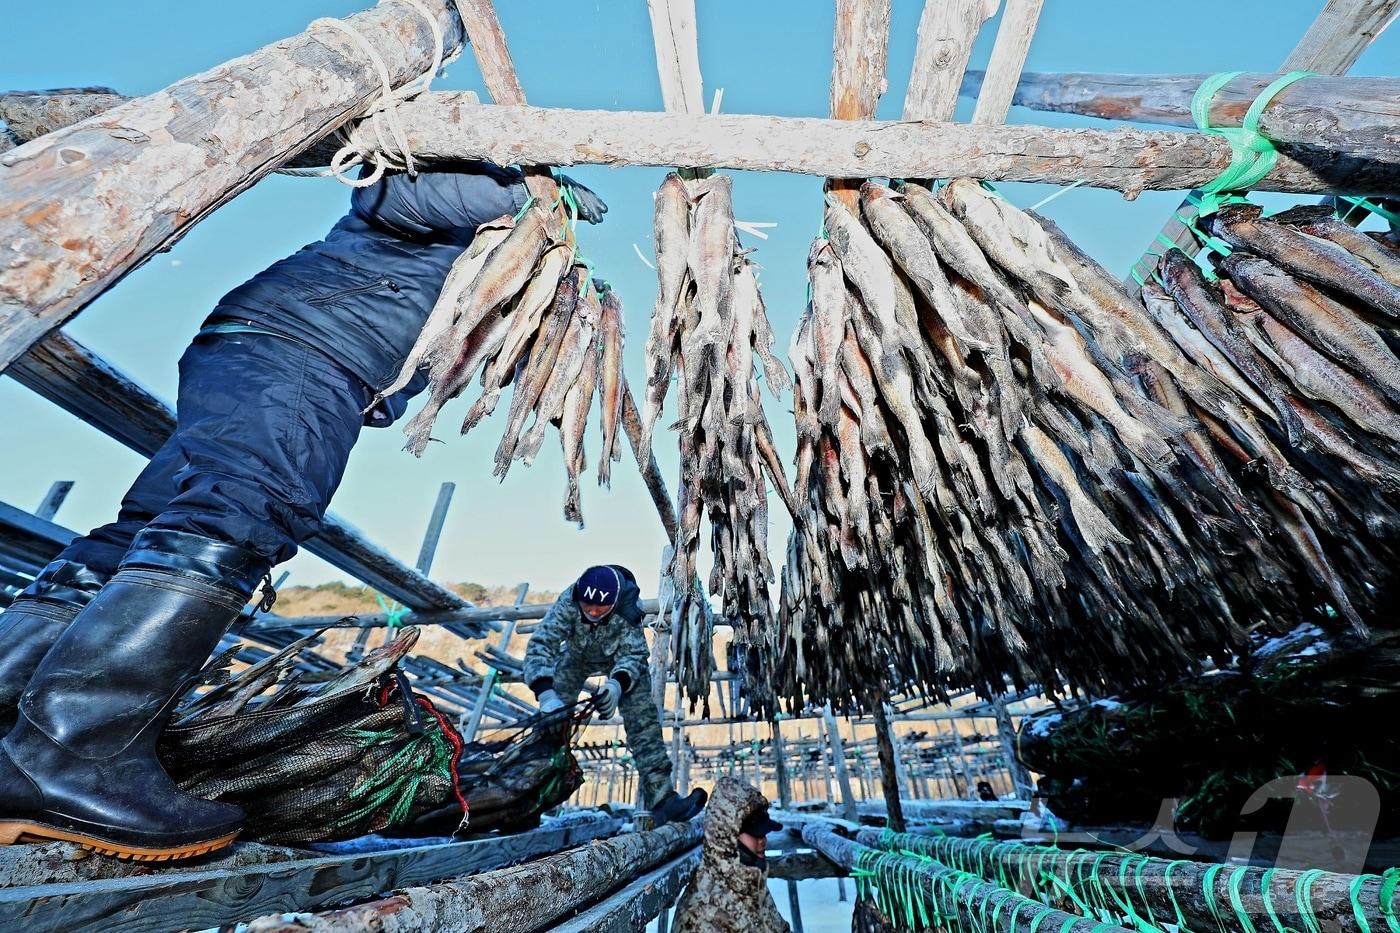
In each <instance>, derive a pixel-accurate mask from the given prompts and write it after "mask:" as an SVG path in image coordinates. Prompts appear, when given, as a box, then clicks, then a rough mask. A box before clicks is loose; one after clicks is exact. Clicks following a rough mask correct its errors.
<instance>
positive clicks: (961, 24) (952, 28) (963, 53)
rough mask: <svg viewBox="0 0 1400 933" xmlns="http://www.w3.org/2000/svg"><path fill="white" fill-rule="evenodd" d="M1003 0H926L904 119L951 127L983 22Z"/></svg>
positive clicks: (920, 21)
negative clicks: (964, 77)
mask: <svg viewBox="0 0 1400 933" xmlns="http://www.w3.org/2000/svg"><path fill="white" fill-rule="evenodd" d="M1000 3H1001V0H924V12H923V15H922V16H921V17H920V18H919V41H918V44H917V46H915V48H914V67H913V70H912V71H911V72H910V74H909V90H908V91H907V92H906V93H905V95H904V119H906V120H934V121H937V122H939V123H947V122H949V121H951V120H952V119H953V111H954V110H955V109H957V104H958V89H959V86H960V85H961V83H962V76H963V72H964V71H966V70H967V60H968V59H969V58H970V57H971V56H972V45H973V43H974V42H976V41H977V33H978V32H980V31H981V29H982V24H983V23H985V22H986V21H987V20H989V19H991V18H992V16H993V15H994V14H995V13H996V11H997V7H998V6H999V5H1000Z"/></svg>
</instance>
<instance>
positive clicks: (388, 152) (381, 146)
mask: <svg viewBox="0 0 1400 933" xmlns="http://www.w3.org/2000/svg"><path fill="white" fill-rule="evenodd" d="M380 2H385V0H380ZM398 2H400V3H406V4H408V5H409V6H411V7H413V9H415V10H417V11H418V13H419V15H420V16H422V17H423V18H424V19H425V20H427V21H428V29H429V30H430V31H431V32H432V34H433V63H432V65H430V66H429V67H428V70H427V71H425V72H423V73H422V74H421V75H419V76H418V77H416V78H414V79H413V80H411V81H408V82H407V83H405V84H404V85H403V86H402V87H400V88H399V89H398V90H395V89H394V87H393V82H392V79H391V78H390V76H389V66H388V65H387V64H386V63H385V61H384V58H383V56H381V55H380V54H379V50H378V49H376V48H375V47H374V45H373V44H372V43H371V42H370V41H369V40H368V39H366V38H365V36H364V34H363V33H361V32H360V31H359V30H358V29H356V28H355V27H354V26H352V25H350V24H349V23H348V22H346V21H345V20H341V19H333V18H330V17H325V18H322V19H318V20H315V21H314V22H312V24H311V26H310V28H312V29H314V28H316V27H317V26H329V27H331V28H333V29H336V30H339V31H340V32H342V33H344V34H345V35H347V36H349V37H350V39H351V40H352V41H354V43H355V44H356V45H358V46H359V47H360V49H361V50H362V51H363V52H364V53H365V57H366V58H368V59H369V62H370V66H371V67H372V68H373V69H374V72H375V74H376V75H377V76H378V77H379V84H380V89H379V97H378V99H376V100H375V101H374V102H373V103H372V104H370V106H369V108H368V109H367V110H366V112H365V115H364V117H363V118H362V119H364V120H367V121H368V123H369V126H370V127H371V128H372V129H373V130H374V138H375V148H374V152H373V153H372V159H373V162H374V171H373V172H371V173H370V175H369V176H367V177H365V178H352V177H350V175H349V174H348V173H349V172H350V170H351V169H353V168H355V167H356V166H358V165H362V164H364V161H365V158H364V156H363V155H362V154H361V153H360V151H359V150H358V149H356V148H355V147H354V146H353V145H351V144H350V142H349V139H348V138H347V137H346V135H345V133H344V132H341V133H340V138H341V139H342V141H344V142H345V145H343V146H342V147H341V148H340V149H339V150H338V151H337V152H336V154H335V158H333V159H332V160H331V164H330V167H329V168H328V169H326V170H324V171H323V170H319V169H315V170H310V171H308V170H305V169H300V170H299V169H286V170H284V172H283V174H288V175H303V176H304V175H307V174H312V175H317V176H321V177H326V176H329V177H332V178H335V179H336V180H337V181H339V182H340V183H341V184H344V185H349V186H350V187H352V188H365V187H368V186H369V185H372V184H374V183H375V182H377V181H379V179H381V178H383V177H384V172H385V171H387V170H388V169H391V168H392V169H403V170H405V171H407V172H408V173H409V174H410V175H414V174H417V166H416V164H415V163H414V161H413V151H412V149H410V147H409V144H408V134H407V132H405V130H404V127H403V120H402V119H401V118H400V116H399V104H400V103H402V102H403V101H405V100H408V99H410V98H412V97H416V96H417V95H419V94H421V93H423V92H424V91H426V90H428V88H429V87H431V86H432V83H433V78H434V77H435V76H436V75H437V73H438V71H439V70H440V69H441V68H442V66H443V64H444V58H445V54H444V51H445V50H444V44H445V40H444V37H443V33H442V27H441V26H440V25H438V21H437V17H436V16H434V15H433V14H432V12H431V11H429V10H428V8H427V7H425V6H423V4H422V3H420V2H419V0H398ZM453 57H454V58H455V56H453Z"/></svg>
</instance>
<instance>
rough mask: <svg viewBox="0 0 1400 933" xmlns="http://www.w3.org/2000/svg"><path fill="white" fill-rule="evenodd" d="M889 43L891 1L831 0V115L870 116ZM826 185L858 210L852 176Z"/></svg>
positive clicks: (842, 117) (872, 116) (881, 87)
mask: <svg viewBox="0 0 1400 933" xmlns="http://www.w3.org/2000/svg"><path fill="white" fill-rule="evenodd" d="M889 45H890V0H836V29H835V32H834V34H833V36H832V47H831V57H832V69H831V116H832V119H834V120H873V119H875V110H876V107H877V106H878V105H879V103H880V97H881V96H882V95H883V94H884V93H885V87H886V85H887V82H886V80H885V71H886V67H887V65H888V61H889ZM828 174H830V173H828ZM867 174H880V173H878V172H872V173H867ZM900 177H903V176H900ZM919 177H924V176H919ZM827 189H828V190H829V191H831V192H832V193H834V194H835V195H836V196H837V197H838V198H840V199H841V200H842V202H843V203H845V205H846V207H848V208H849V209H850V210H851V211H852V212H853V213H858V212H859V211H858V208H859V205H860V183H859V182H858V181H856V180H854V178H850V177H847V178H833V179H832V180H831V181H829V182H828V183H827Z"/></svg>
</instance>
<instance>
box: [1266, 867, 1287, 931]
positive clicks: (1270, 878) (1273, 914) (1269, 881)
mask: <svg viewBox="0 0 1400 933" xmlns="http://www.w3.org/2000/svg"><path fill="white" fill-rule="evenodd" d="M1276 871H1278V869H1277V868H1270V869H1268V870H1267V871H1265V872H1264V874H1263V875H1262V876H1261V877H1260V878H1259V897H1260V899H1261V900H1263V902H1264V912H1265V913H1267V914H1268V915H1269V919H1270V920H1271V921H1273V924H1274V929H1275V930H1277V931H1278V933H1288V927H1286V926H1284V925H1283V921H1282V920H1280V919H1279V918H1278V912H1277V911H1275V910H1274V899H1273V896H1272V895H1271V894H1270V893H1269V888H1270V886H1271V885H1273V883H1274V872H1276Z"/></svg>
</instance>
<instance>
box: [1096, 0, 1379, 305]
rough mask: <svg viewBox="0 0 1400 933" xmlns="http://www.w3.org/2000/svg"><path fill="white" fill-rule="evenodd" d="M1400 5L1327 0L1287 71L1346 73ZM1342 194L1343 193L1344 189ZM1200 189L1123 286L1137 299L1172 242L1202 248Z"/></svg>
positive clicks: (1190, 249) (1190, 250) (1189, 250)
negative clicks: (1194, 225) (1193, 225)
mask: <svg viewBox="0 0 1400 933" xmlns="http://www.w3.org/2000/svg"><path fill="white" fill-rule="evenodd" d="M1398 9H1400V0H1327V2H1326V3H1325V4H1324V5H1323V7H1322V11H1321V12H1320V13H1318V15H1317V17H1316V18H1315V19H1314V20H1313V22H1312V25H1311V26H1309V27H1308V30H1307V32H1305V33H1304V34H1303V38H1302V39H1301V40H1299V42H1298V45H1297V46H1296V47H1295V48H1294V49H1293V51H1292V52H1291V53H1289V56H1288V57H1287V58H1286V59H1284V62H1283V65H1282V66H1281V67H1280V70H1281V71H1315V72H1317V73H1318V74H1324V75H1344V74H1346V73H1347V72H1348V71H1350V70H1351V66H1352V65H1354V64H1356V60H1357V59H1358V58H1360V57H1361V53H1362V52H1364V51H1366V49H1367V48H1368V47H1370V45H1371V43H1372V42H1373V41H1374V40H1375V38H1376V36H1378V35H1380V32H1381V30H1382V29H1384V28H1385V26H1386V24H1388V23H1389V22H1390V21H1391V20H1392V19H1394V18H1395V15H1396V10H1398ZM1255 188H1256V189H1257V190H1260V191H1267V190H1269V189H1268V188H1267V187H1265V186H1264V185H1262V184H1260V185H1256V186H1255ZM1338 193H1342V192H1338ZM1199 197H1200V191H1198V190H1195V191H1192V192H1191V194H1190V195H1188V196H1187V199H1186V200H1185V201H1183V202H1181V204H1180V205H1178V207H1177V209H1176V210H1175V211H1173V212H1172V216H1171V218H1170V219H1169V220H1168V221H1167V222H1166V225H1165V226H1163V227H1162V230H1161V232H1160V233H1158V234H1157V236H1155V237H1153V239H1152V242H1151V243H1150V244H1148V247H1147V251H1144V253H1143V255H1142V256H1141V257H1139V259H1138V261H1137V262H1136V263H1134V264H1133V268H1132V269H1131V270H1129V272H1128V275H1127V277H1126V278H1124V279H1123V285H1124V286H1125V287H1126V288H1127V289H1128V291H1129V293H1130V294H1132V295H1133V296H1134V297H1136V296H1137V295H1139V294H1140V293H1141V291H1142V285H1141V284H1140V283H1142V282H1145V281H1147V280H1148V279H1149V278H1150V277H1151V276H1152V273H1153V272H1155V271H1156V269H1157V262H1158V258H1157V256H1154V255H1152V253H1160V252H1163V251H1164V250H1165V248H1166V244H1165V243H1163V242H1162V241H1163V240H1166V241H1168V242H1170V243H1172V244H1173V245H1174V246H1176V248H1178V249H1180V250H1181V251H1182V252H1184V253H1185V254H1186V255H1188V256H1195V255H1196V254H1197V253H1199V252H1200V251H1201V243H1200V241H1199V240H1198V239H1197V238H1196V236H1195V234H1193V233H1192V232H1191V229H1190V228H1189V227H1188V226H1187V224H1186V223H1182V220H1183V219H1184V220H1185V221H1186V222H1187V223H1190V222H1193V221H1194V220H1195V218H1196V216H1197V214H1198V211H1197V210H1196V208H1195V206H1194V205H1192V204H1191V201H1192V199H1194V198H1199Z"/></svg>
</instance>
